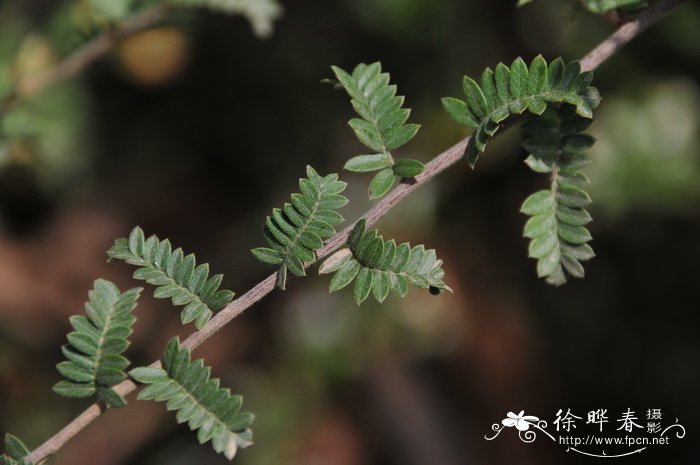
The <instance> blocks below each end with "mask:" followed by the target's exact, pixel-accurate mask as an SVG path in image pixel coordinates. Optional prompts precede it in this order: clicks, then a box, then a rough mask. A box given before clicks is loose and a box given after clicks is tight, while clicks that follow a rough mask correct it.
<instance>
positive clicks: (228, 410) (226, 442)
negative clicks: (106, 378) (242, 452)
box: [129, 337, 254, 460]
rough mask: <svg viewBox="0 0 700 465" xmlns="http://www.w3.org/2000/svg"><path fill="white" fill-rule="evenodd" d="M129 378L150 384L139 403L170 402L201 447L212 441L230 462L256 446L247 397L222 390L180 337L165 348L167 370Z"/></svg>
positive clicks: (137, 372) (134, 372) (146, 370)
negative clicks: (243, 408)
mask: <svg viewBox="0 0 700 465" xmlns="http://www.w3.org/2000/svg"><path fill="white" fill-rule="evenodd" d="M129 375H131V377H132V378H134V379H135V380H137V381H138V382H140V383H144V384H147V385H148V386H146V387H145V388H144V389H143V390H141V392H139V395H138V399H139V400H155V401H159V402H167V404H166V408H167V409H168V410H174V411H177V414H176V419H177V422H178V423H185V422H186V423H187V425H188V426H189V427H190V429H191V430H193V431H194V430H197V440H198V441H199V443H200V444H204V443H205V442H207V441H211V443H212V447H213V448H214V450H215V451H217V452H219V453H223V454H224V455H225V456H226V457H227V458H228V459H229V460H231V459H233V457H234V456H235V455H236V451H237V450H238V449H239V448H241V449H243V448H245V447H248V446H249V445H251V444H252V439H253V433H252V432H251V430H250V429H249V426H250V425H251V424H252V423H253V419H254V416H253V415H252V414H251V413H248V412H241V411H240V408H241V404H242V402H243V398H242V397H241V396H238V395H231V392H230V390H229V389H227V388H221V387H219V384H220V381H219V380H218V379H211V377H210V375H211V368H209V367H207V366H205V365H204V360H202V359H198V360H194V361H191V355H190V351H189V350H187V349H185V348H183V347H181V346H180V341H179V340H178V339H177V338H176V337H175V338H172V339H171V340H170V342H169V343H168V345H167V347H166V349H165V355H164V357H163V368H155V367H140V368H135V369H133V370H131V371H130V372H129Z"/></svg>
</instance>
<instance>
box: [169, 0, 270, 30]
mask: <svg viewBox="0 0 700 465" xmlns="http://www.w3.org/2000/svg"><path fill="white" fill-rule="evenodd" d="M167 1H169V2H170V3H172V4H173V5H178V6H188V7H203V8H208V9H210V10H213V11H220V12H222V13H228V14H237V15H243V16H245V17H246V19H248V21H250V24H251V25H252V26H253V30H254V31H255V34H257V35H258V36H259V37H269V36H270V34H272V25H273V23H274V22H275V21H276V20H277V19H279V17H280V16H281V15H282V6H281V5H280V4H279V3H278V2H277V0H167Z"/></svg>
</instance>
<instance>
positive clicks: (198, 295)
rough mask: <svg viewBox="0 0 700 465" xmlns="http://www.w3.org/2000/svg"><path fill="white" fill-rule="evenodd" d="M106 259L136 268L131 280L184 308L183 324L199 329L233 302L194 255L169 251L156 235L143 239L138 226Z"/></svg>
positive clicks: (118, 243) (168, 245)
mask: <svg viewBox="0 0 700 465" xmlns="http://www.w3.org/2000/svg"><path fill="white" fill-rule="evenodd" d="M107 255H108V256H109V258H110V259H113V258H116V259H119V260H124V261H126V262H127V263H129V264H131V265H136V266H138V267H139V269H138V270H136V271H134V278H135V279H141V280H144V281H146V282H147V283H148V284H152V285H154V286H157V287H156V289H155V291H154V292H153V296H154V297H156V298H158V299H167V298H170V299H171V300H172V303H173V305H177V306H184V309H183V310H182V313H181V314H180V319H181V320H182V323H183V324H187V323H190V322H192V321H194V322H195V326H196V327H197V328H198V329H201V328H202V327H203V326H204V325H205V324H207V322H208V321H209V320H210V319H211V317H212V315H213V313H214V312H216V311H218V310H221V309H222V308H224V307H225V306H226V304H228V303H229V302H230V301H231V299H233V296H234V294H233V292H231V291H229V290H220V289H219V287H220V286H221V280H222V279H223V275H221V274H216V275H213V276H209V264H208V263H203V264H201V265H197V262H196V259H195V256H194V255H193V254H189V255H185V254H184V253H183V252H182V249H180V248H178V249H175V250H172V245H171V244H170V241H169V240H168V239H164V240H162V241H161V240H160V239H158V236H156V235H152V236H150V237H149V238H148V239H146V238H145V236H144V233H143V230H142V229H141V228H140V227H138V226H137V227H135V228H134V229H133V230H132V231H131V234H129V238H128V239H125V238H120V239H117V240H116V242H115V243H114V245H113V246H112V248H111V249H109V250H108V251H107Z"/></svg>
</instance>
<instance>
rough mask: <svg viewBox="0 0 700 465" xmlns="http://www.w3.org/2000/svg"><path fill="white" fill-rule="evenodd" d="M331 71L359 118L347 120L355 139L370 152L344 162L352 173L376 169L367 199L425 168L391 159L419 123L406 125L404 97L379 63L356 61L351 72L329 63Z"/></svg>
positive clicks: (406, 109)
mask: <svg viewBox="0 0 700 465" xmlns="http://www.w3.org/2000/svg"><path fill="white" fill-rule="evenodd" d="M332 68H333V72H334V73H335V76H336V78H337V79H338V81H339V82H340V84H341V85H342V86H343V87H344V88H345V90H346V91H347V93H348V95H350V97H351V99H352V100H351V103H352V106H353V108H354V109H355V111H356V112H357V114H358V115H359V116H360V118H353V119H351V120H350V123H349V124H350V127H351V128H352V129H353V131H355V135H356V136H357V138H358V139H359V140H360V142H362V143H363V144H364V145H366V146H367V147H368V148H369V149H370V150H372V151H373V153H371V154H367V155H358V156H356V157H353V158H351V159H350V160H348V162H347V163H346V164H345V169H346V170H348V171H354V172H360V173H364V172H369V171H379V172H378V173H377V174H376V175H375V176H374V178H373V179H372V182H371V183H370V187H369V197H370V199H376V198H379V197H381V196H383V195H384V194H386V193H387V192H389V189H391V187H392V186H393V185H394V182H395V181H396V179H395V178H396V177H399V178H412V177H414V176H418V175H419V174H420V173H422V172H423V170H424V169H425V165H423V163H421V162H419V161H417V160H396V161H395V160H394V157H393V156H392V155H391V151H392V150H394V149H396V148H399V147H401V146H402V145H404V144H405V143H407V142H408V141H409V140H411V139H412V138H413V136H415V135H416V132H418V129H419V128H420V125H418V124H406V121H407V120H408V117H409V116H410V114H411V110H410V109H408V108H402V105H403V101H404V97H403V96H400V95H396V86H395V85H393V84H389V74H388V73H382V72H381V71H382V65H381V63H379V62H376V63H372V64H371V65H367V64H364V63H360V64H359V65H357V66H356V67H355V69H354V70H353V72H352V74H350V73H348V72H347V71H344V70H343V69H341V68H339V67H337V66H333V67H332Z"/></svg>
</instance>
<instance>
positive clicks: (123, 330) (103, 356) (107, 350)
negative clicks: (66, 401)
mask: <svg viewBox="0 0 700 465" xmlns="http://www.w3.org/2000/svg"><path fill="white" fill-rule="evenodd" d="M142 290H143V289H142V288H140V287H139V288H133V289H129V290H128V291H126V292H124V293H120V292H119V289H118V288H117V286H115V285H114V284H113V283H111V282H109V281H106V280H104V279H98V280H96V281H95V284H94V287H93V289H92V290H91V291H90V292H89V296H90V301H89V302H88V303H86V304H85V313H86V314H87V316H84V315H75V316H72V317H71V318H70V322H71V325H72V326H73V329H74V331H73V332H71V333H69V334H68V343H69V344H68V345H64V346H63V347H62V348H61V351H62V352H63V355H65V357H66V358H67V359H68V360H67V361H65V362H61V363H59V364H58V365H56V368H57V369H58V371H59V372H60V373H61V374H62V375H63V376H65V377H66V378H67V381H59V382H58V383H56V385H54V387H53V390H54V392H56V393H57V394H60V395H62V396H65V397H89V396H91V395H93V394H97V397H98V398H99V399H100V400H102V401H103V402H105V403H106V404H109V405H111V406H112V407H122V406H124V405H125V404H126V401H125V400H124V399H123V398H122V396H120V395H119V394H117V393H116V392H115V391H114V389H112V386H114V385H116V384H119V383H121V382H122V381H124V380H125V379H126V374H125V373H124V370H125V369H126V368H127V367H128V366H129V360H127V359H126V358H125V357H123V356H122V355H121V354H122V352H124V351H125V350H126V348H127V347H128V346H129V341H128V337H129V335H131V333H132V331H133V330H132V329H131V326H132V325H133V324H134V321H136V318H134V315H133V314H132V310H133V309H134V308H135V307H136V300H137V299H138V297H139V295H140V293H141V291H142Z"/></svg>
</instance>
